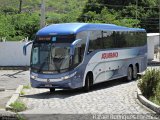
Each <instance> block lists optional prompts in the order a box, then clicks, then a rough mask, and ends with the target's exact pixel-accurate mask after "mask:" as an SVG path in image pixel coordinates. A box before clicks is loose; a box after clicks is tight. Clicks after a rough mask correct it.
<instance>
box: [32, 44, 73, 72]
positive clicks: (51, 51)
mask: <svg viewBox="0 0 160 120" xmlns="http://www.w3.org/2000/svg"><path fill="white" fill-rule="evenodd" d="M69 53H70V43H61V44H59V43H34V44H33V48H32V57H31V69H32V71H35V72H40V73H41V72H42V73H45V72H46V73H48V72H50V73H53V72H54V73H60V72H66V71H68V69H69V68H70V54H69Z"/></svg>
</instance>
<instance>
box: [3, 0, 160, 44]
mask: <svg viewBox="0 0 160 120" xmlns="http://www.w3.org/2000/svg"><path fill="white" fill-rule="evenodd" d="M45 2H46V25H48V24H54V23H66V22H92V23H111V24H117V25H122V26H128V27H142V28H146V29H147V32H156V31H157V30H158V19H156V17H155V16H157V17H158V9H157V8H156V6H157V5H158V0H138V10H136V1H135V0H124V1H117V0H112V1H109V0H59V1H57V0H45ZM40 3H41V0H22V8H21V12H19V11H20V0H12V1H11V0H0V40H2V38H6V40H12V41H15V40H16V41H17V40H22V39H24V38H26V37H28V38H29V39H31V40H32V39H34V35H35V33H36V32H37V30H38V29H39V26H40ZM136 15H137V19H136ZM154 18H155V19H154ZM153 19H154V20H153Z"/></svg>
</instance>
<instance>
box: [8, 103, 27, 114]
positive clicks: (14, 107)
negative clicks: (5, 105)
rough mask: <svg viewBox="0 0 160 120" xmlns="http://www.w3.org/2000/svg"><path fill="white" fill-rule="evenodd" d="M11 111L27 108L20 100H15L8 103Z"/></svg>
mask: <svg viewBox="0 0 160 120" xmlns="http://www.w3.org/2000/svg"><path fill="white" fill-rule="evenodd" d="M10 106H11V107H12V110H11V111H13V112H21V111H24V110H26V109H27V107H26V105H25V104H24V103H23V102H22V101H16V102H14V103H12V104H11V105H10Z"/></svg>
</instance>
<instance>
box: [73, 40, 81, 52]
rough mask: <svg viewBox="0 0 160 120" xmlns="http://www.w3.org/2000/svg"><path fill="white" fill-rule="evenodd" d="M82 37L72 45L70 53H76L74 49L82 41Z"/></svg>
mask: <svg viewBox="0 0 160 120" xmlns="http://www.w3.org/2000/svg"><path fill="white" fill-rule="evenodd" d="M81 41H82V39H77V40H75V41H74V42H73V43H72V44H71V46H70V55H74V50H75V47H76V46H77V45H79V44H80V43H81Z"/></svg>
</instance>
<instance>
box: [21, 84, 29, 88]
mask: <svg viewBox="0 0 160 120" xmlns="http://www.w3.org/2000/svg"><path fill="white" fill-rule="evenodd" d="M30 88H31V85H30V84H28V85H24V86H23V89H30Z"/></svg>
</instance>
